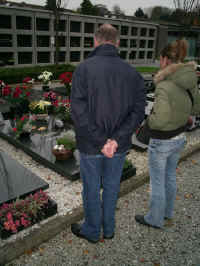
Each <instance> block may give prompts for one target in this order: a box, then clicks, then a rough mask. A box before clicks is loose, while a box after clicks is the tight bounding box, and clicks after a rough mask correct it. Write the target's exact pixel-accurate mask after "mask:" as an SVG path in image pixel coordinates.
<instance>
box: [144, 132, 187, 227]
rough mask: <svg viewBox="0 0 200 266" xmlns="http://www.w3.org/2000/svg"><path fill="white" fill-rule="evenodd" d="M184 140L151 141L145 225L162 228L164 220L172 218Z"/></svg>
mask: <svg viewBox="0 0 200 266" xmlns="http://www.w3.org/2000/svg"><path fill="white" fill-rule="evenodd" d="M185 143H186V138H185V137H183V138H179V139H169V140H160V139H151V140H150V144H149V148H148V156H149V173H150V185H151V199H150V209H149V212H148V213H147V215H145V216H144V219H145V221H146V222H147V223H149V224H151V225H154V226H157V227H161V228H162V227H163V225H164V218H172V216H173V210H174V202H175V199H176V167H177V163H178V160H179V157H180V152H181V151H182V150H183V148H184V145H185Z"/></svg>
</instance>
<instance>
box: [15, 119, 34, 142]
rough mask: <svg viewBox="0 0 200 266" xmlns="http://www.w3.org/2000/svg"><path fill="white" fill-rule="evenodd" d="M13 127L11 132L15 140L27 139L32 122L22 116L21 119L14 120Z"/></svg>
mask: <svg viewBox="0 0 200 266" xmlns="http://www.w3.org/2000/svg"><path fill="white" fill-rule="evenodd" d="M14 121H15V127H14V128H13V131H14V133H15V136H16V138H27V137H29V136H30V133H31V130H32V127H33V124H34V121H33V119H32V118H30V117H29V116H27V115H24V116H22V117H21V118H14Z"/></svg>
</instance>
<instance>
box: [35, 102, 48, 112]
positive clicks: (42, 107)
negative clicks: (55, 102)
mask: <svg viewBox="0 0 200 266" xmlns="http://www.w3.org/2000/svg"><path fill="white" fill-rule="evenodd" d="M48 105H51V103H50V102H47V101H42V100H40V101H39V102H38V103H37V104H36V106H38V107H39V108H40V109H41V110H44V108H45V107H46V106H48Z"/></svg>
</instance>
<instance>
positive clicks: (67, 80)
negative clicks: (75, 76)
mask: <svg viewBox="0 0 200 266" xmlns="http://www.w3.org/2000/svg"><path fill="white" fill-rule="evenodd" d="M58 79H59V80H61V83H63V84H64V85H65V87H66V89H67V96H68V97H70V93H71V85H72V72H64V73H62V74H60V76H59V78H58Z"/></svg>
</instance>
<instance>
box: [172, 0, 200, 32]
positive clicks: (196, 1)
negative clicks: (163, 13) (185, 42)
mask: <svg viewBox="0 0 200 266" xmlns="http://www.w3.org/2000/svg"><path fill="white" fill-rule="evenodd" d="M173 3H174V7H175V11H174V14H173V15H174V17H176V18H177V20H178V21H180V23H182V24H184V25H187V26H188V27H189V26H191V25H193V24H194V20H195V19H196V18H198V15H199V9H200V0H173Z"/></svg>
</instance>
